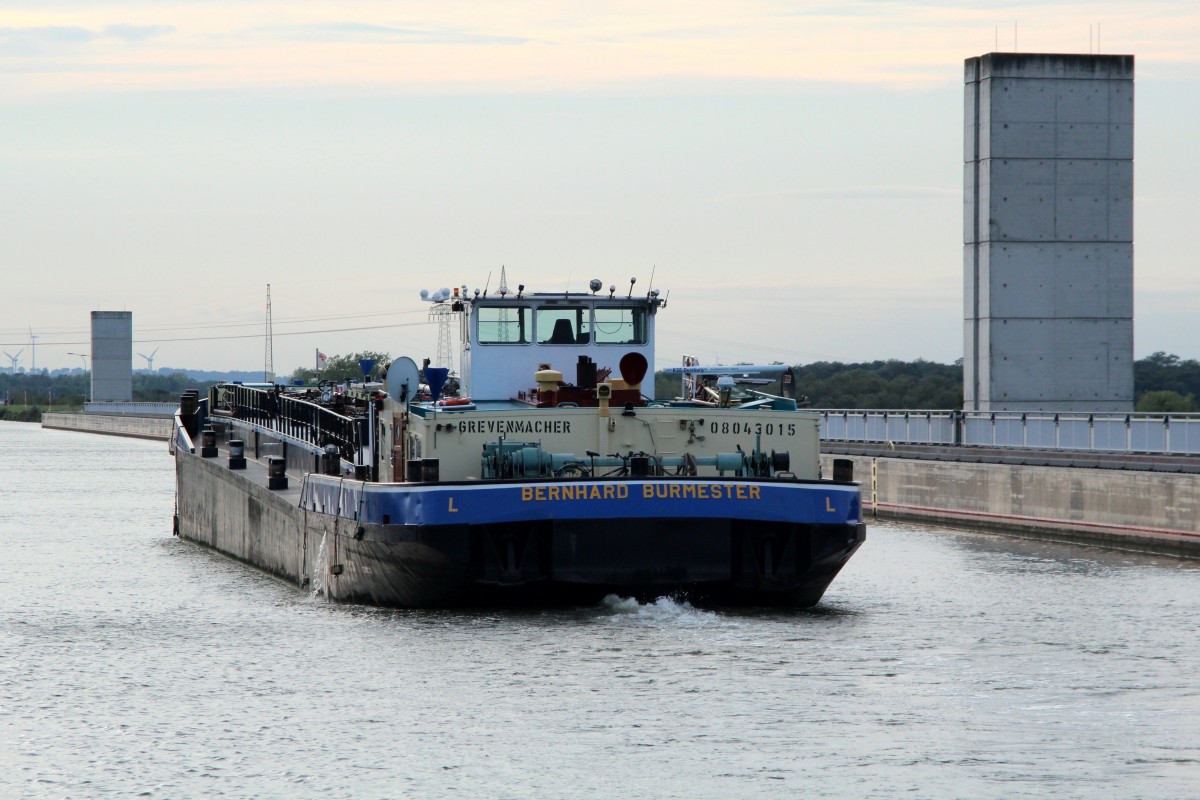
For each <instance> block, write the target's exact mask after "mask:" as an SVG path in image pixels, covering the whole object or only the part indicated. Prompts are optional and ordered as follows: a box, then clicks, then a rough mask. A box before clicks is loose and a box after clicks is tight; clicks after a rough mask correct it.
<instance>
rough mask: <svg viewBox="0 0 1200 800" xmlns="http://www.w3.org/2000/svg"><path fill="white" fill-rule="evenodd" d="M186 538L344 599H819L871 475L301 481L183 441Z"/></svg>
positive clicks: (850, 534) (850, 540)
mask: <svg viewBox="0 0 1200 800" xmlns="http://www.w3.org/2000/svg"><path fill="white" fill-rule="evenodd" d="M176 471H177V486H178V520H177V530H178V532H179V535H180V536H181V537H183V538H186V539H189V540H192V541H196V542H199V543H201V544H204V545H207V546H209V547H212V548H214V549H216V550H219V551H220V552H222V553H225V554H227V555H230V556H233V557H234V558H237V559H240V560H242V561H245V562H247V563H249V564H252V565H254V566H256V567H259V568H261V569H264V570H267V571H268V572H271V573H273V574H275V575H278V576H280V577H282V578H285V579H286V580H288V581H290V582H293V583H295V584H297V585H299V586H303V587H307V588H309V589H310V590H312V591H316V592H319V593H320V594H322V595H324V596H326V597H328V598H329V599H331V600H336V601H344V602H354V603H366V604H372V605H380V606H392V607H401V608H445V607H454V606H489V607H490V606H506V605H529V604H535V605H563V604H567V605H570V604H587V603H592V602H595V601H597V600H599V599H601V598H603V597H604V596H605V595H608V594H617V595H620V596H624V597H637V598H639V599H652V598H655V597H660V596H664V595H672V596H677V597H684V596H686V597H687V598H688V599H690V600H692V601H694V602H698V603H711V604H722V605H723V604H737V605H747V604H749V605H767V604H769V605H786V606H794V607H805V606H811V605H814V604H816V603H817V602H818V601H819V600H820V598H821V596H822V594H823V593H824V591H825V589H826V587H827V586H828V585H829V583H830V581H832V580H833V578H834V577H835V576H836V575H837V573H838V571H839V570H840V569H841V568H842V566H843V565H844V564H845V563H846V562H847V561H848V560H849V558H850V557H851V555H853V553H854V551H855V550H856V549H857V548H858V547H859V546H860V545H861V544H862V542H863V540H864V538H865V527H864V526H863V524H862V523H861V509H860V505H859V492H858V487H857V485H855V484H848V483H834V482H829V481H795V480H755V479H668V478H657V479H655V478H648V479H640V480H629V479H624V480H587V481H561V480H533V481H510V482H502V481H496V482H490V481H488V482H482V481H476V482H463V483H438V484H420V483H412V484H377V483H368V482H359V481H351V480H348V479H339V478H334V477H329V476H323V475H316V474H309V475H306V476H305V477H304V479H303V481H302V487H301V488H300V490H299V491H298V492H297V491H295V490H293V491H291V492H290V493H280V492H276V491H272V490H270V489H267V488H266V486H265V485H261V483H260V482H257V481H256V480H254V479H253V478H252V477H251V476H250V475H248V474H246V473H241V472H237V471H234V470H230V469H228V468H226V467H225V466H224V465H223V464H222V463H221V462H220V461H219V460H217V459H205V458H202V457H200V456H198V455H196V454H194V453H192V452H188V451H187V450H183V449H178V450H177V452H176Z"/></svg>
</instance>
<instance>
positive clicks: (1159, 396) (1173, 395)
mask: <svg viewBox="0 0 1200 800" xmlns="http://www.w3.org/2000/svg"><path fill="white" fill-rule="evenodd" d="M1137 410H1138V411H1144V412H1147V413H1164V412H1165V413H1171V414H1183V413H1187V412H1189V411H1200V408H1198V407H1197V406H1196V397H1195V395H1190V394H1189V395H1182V394H1180V393H1179V392H1172V391H1171V390H1169V389H1166V390H1162V391H1157V392H1146V393H1145V394H1144V395H1142V396H1141V398H1139V399H1138V403H1137Z"/></svg>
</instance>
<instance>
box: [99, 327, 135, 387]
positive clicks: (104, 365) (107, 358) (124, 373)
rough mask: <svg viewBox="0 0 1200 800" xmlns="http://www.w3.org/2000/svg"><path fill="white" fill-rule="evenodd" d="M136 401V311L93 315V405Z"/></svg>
mask: <svg viewBox="0 0 1200 800" xmlns="http://www.w3.org/2000/svg"><path fill="white" fill-rule="evenodd" d="M131 400H133V312H132V311H93V312H92V402H95V403H128V402H130V401H131Z"/></svg>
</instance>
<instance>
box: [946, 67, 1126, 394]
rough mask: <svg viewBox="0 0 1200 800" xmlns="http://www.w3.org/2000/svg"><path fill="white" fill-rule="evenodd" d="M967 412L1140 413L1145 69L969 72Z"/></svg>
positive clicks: (995, 69)
mask: <svg viewBox="0 0 1200 800" xmlns="http://www.w3.org/2000/svg"><path fill="white" fill-rule="evenodd" d="M965 86H966V96H965V107H966V108H965V116H966V126H965V139H964V153H965V158H964V160H965V169H964V221H963V229H964V243H965V248H964V259H963V268H964V276H963V285H964V359H963V372H964V374H963V382H964V385H963V396H964V409H965V410H968V411H1035V410H1042V411H1068V410H1077V409H1080V408H1086V409H1088V410H1091V411H1120V412H1123V411H1129V410H1131V409H1132V402H1133V57H1132V56H1084V55H1040V54H1012V53H990V54H988V55H985V56H981V57H979V58H971V59H967V61H966V75H965Z"/></svg>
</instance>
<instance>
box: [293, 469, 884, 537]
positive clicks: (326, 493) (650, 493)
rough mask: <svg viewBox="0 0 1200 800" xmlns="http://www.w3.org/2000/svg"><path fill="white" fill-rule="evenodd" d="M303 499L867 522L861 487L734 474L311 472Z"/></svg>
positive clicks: (471, 521)
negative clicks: (374, 480) (510, 479)
mask: <svg viewBox="0 0 1200 800" xmlns="http://www.w3.org/2000/svg"><path fill="white" fill-rule="evenodd" d="M301 504H302V505H304V506H305V507H307V508H310V509H313V510H317V511H322V512H324V513H329V514H337V515H338V516H341V517H344V518H347V519H358V520H359V521H361V522H364V523H375V524H391V525H422V526H424V525H480V524H489V523H504V522H523V521H535V520H544V519H560V520H567V519H629V518H637V519H655V518H672V519H681V518H689V517H693V518H695V517H699V518H709V519H711V518H728V519H740V520H752V521H761V522H790V523H803V524H821V525H829V524H833V525H837V524H852V523H857V522H859V521H861V503H860V499H859V488H858V487H857V486H851V485H845V484H832V483H775V482H771V483H767V482H755V481H728V480H720V479H717V480H703V479H686V480H621V481H579V480H573V481H537V482H529V483H495V484H491V483H489V484H483V483H481V484H461V483H459V484H370V483H368V484H363V483H357V482H347V481H342V480H338V479H336V478H325V477H323V476H316V475H310V476H308V478H307V479H306V484H305V491H304V495H303V497H302V499H301Z"/></svg>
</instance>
